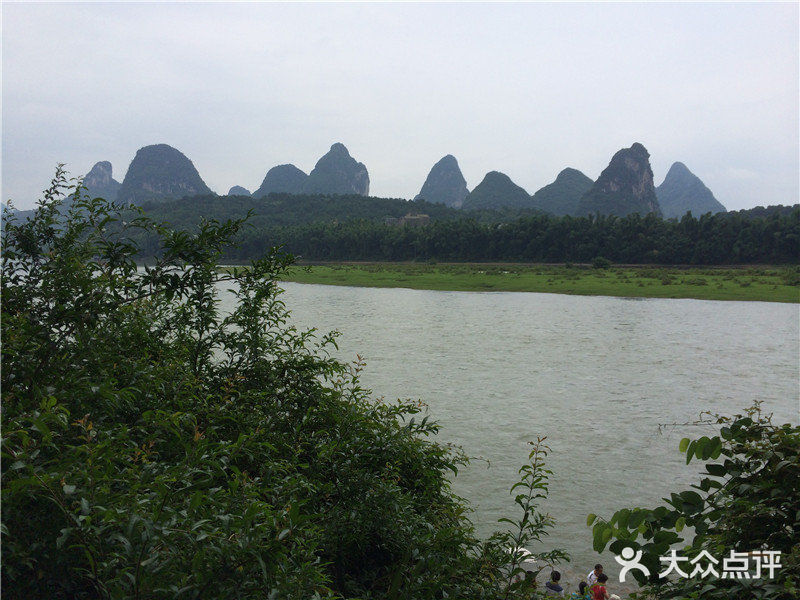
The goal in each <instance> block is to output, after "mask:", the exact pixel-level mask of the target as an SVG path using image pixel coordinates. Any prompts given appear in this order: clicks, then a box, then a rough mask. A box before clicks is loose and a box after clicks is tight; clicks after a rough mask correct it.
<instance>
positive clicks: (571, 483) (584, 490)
mask: <svg viewBox="0 0 800 600" xmlns="http://www.w3.org/2000/svg"><path fill="white" fill-rule="evenodd" d="M282 285H283V287H284V288H285V294H284V300H285V302H286V303H287V306H288V307H289V308H290V310H291V311H292V313H293V321H294V323H295V324H296V325H298V326H299V327H312V326H313V327H316V328H317V329H319V330H320V331H329V330H338V331H340V332H341V333H342V336H341V337H340V338H339V346H340V352H339V356H340V357H341V358H342V359H345V360H352V359H354V358H355V356H356V354H360V355H361V356H363V357H364V359H365V360H366V361H367V366H366V369H365V371H364V373H363V375H362V382H363V383H364V384H365V385H366V386H367V387H369V388H371V389H372V390H373V394H374V395H375V396H378V397H380V396H384V397H386V398H387V399H393V398H400V397H402V398H413V399H418V398H419V399H422V400H423V401H424V402H425V403H427V405H428V407H429V409H428V410H429V414H430V416H431V418H432V419H434V420H436V421H438V422H439V423H440V424H441V426H442V430H441V432H440V434H439V437H440V439H441V441H443V442H453V443H456V444H458V445H460V446H462V447H463V449H464V450H465V451H466V452H467V453H468V454H469V455H470V456H473V457H477V458H476V460H474V461H473V462H472V464H471V465H470V466H469V467H468V468H466V469H463V470H461V471H460V472H459V474H458V476H457V477H456V478H455V480H454V482H453V485H454V489H455V491H456V492H457V493H458V494H459V495H461V496H463V497H465V498H466V499H468V500H469V502H470V504H471V506H472V508H473V509H474V513H473V515H472V519H473V522H474V523H475V525H476V527H477V530H478V532H479V533H480V534H482V535H488V534H489V533H490V532H491V531H493V530H494V529H496V528H497V527H498V524H497V519H498V518H500V517H501V516H511V517H514V516H515V515H516V512H515V510H514V508H515V505H514V503H513V499H512V497H511V495H510V494H509V489H510V487H511V485H513V483H514V482H515V481H516V480H517V477H518V476H517V470H518V469H519V467H520V466H521V465H522V464H523V463H524V462H525V460H526V457H527V454H528V451H529V446H528V441H529V440H534V439H536V437H537V436H547V443H548V444H549V445H550V447H551V449H552V453H551V454H550V456H549V465H550V467H551V468H552V469H553V471H554V474H553V476H552V479H551V481H550V498H549V500H548V501H547V502H546V504H545V505H544V507H543V508H544V509H545V510H546V511H548V512H549V513H550V514H552V516H553V517H555V519H556V521H557V524H556V526H555V528H554V529H553V531H552V533H551V535H550V537H549V538H548V540H547V544H546V546H548V547H562V548H565V549H566V550H567V551H569V552H570V553H571V554H572V556H573V565H574V566H573V567H572V568H568V570H567V572H568V573H570V575H571V576H573V577H574V576H575V575H576V574H577V573H584V574H585V573H586V572H588V571H589V570H590V568H591V566H593V565H594V563H595V562H597V560H598V558H599V559H600V560H601V562H603V563H604V565H606V566H607V567H611V568H607V570H609V571H612V572H614V571H615V569H613V566H614V560H613V556H611V555H608V554H605V555H603V556H602V557H598V555H597V554H596V553H594V552H593V551H592V548H591V530H590V528H588V527H587V526H586V516H587V515H588V514H589V513H597V514H599V515H603V516H607V517H608V516H610V515H611V514H612V513H613V512H614V511H615V510H617V509H620V508H625V507H633V506H643V507H644V506H653V505H655V503H659V501H660V499H661V498H662V497H663V496H664V495H668V494H669V492H671V491H681V490H683V489H688V485H689V484H690V483H691V482H693V481H696V480H697V472H698V470H697V467H696V466H695V465H694V463H693V464H692V466H690V467H687V466H686V464H685V459H684V458H683V455H681V454H680V453H679V452H678V442H679V441H680V439H681V438H682V437H686V436H691V435H697V436H699V435H703V434H708V430H703V431H702V432H701V431H700V430H699V429H697V428H692V427H687V426H678V427H668V428H667V429H666V430H663V428H662V429H661V430H660V428H659V424H668V423H684V422H687V421H693V420H696V419H697V418H698V417H699V416H700V412H701V411H704V410H710V411H713V412H717V413H723V414H731V413H733V412H736V411H741V410H742V409H744V408H745V407H747V406H749V405H750V404H751V403H752V402H753V401H754V400H761V401H763V403H764V404H763V406H764V408H765V409H766V410H768V411H769V412H773V413H774V415H775V420H776V421H780V422H788V421H791V422H795V423H796V422H797V421H798V402H800V400H799V398H800V390H799V389H798V386H799V385H800V383H798V382H799V381H800V373H799V372H798V357H800V348H799V347H798V344H799V342H798V339H799V335H798V332H799V331H800V325H799V324H798V307H797V305H792V304H778V303H765V302H716V301H702V300H685V299H681V300H673V299H627V298H610V297H597V296H593V297H588V296H566V295H556V294H537V293H511V292H500V293H494V292H443V291H424V290H409V289H378V288H357V287H334V286H321V285H305V284H295V283H285V284H282ZM532 549H533V550H536V548H532Z"/></svg>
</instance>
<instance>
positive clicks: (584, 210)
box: [577, 142, 661, 217]
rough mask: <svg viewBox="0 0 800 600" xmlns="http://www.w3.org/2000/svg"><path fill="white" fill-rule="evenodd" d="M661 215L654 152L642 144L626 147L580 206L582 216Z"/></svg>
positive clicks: (582, 200) (615, 155) (578, 212)
mask: <svg viewBox="0 0 800 600" xmlns="http://www.w3.org/2000/svg"><path fill="white" fill-rule="evenodd" d="M632 213H638V214H640V215H646V214H648V213H654V214H657V215H660V214H661V209H660V207H659V205H658V198H657V197H656V189H655V186H654V185H653V169H652V168H651V167H650V153H649V152H647V149H646V148H645V147H644V146H643V145H642V144H640V143H638V142H637V143H635V144H633V145H632V146H631V147H630V148H623V149H622V150H620V151H619V152H617V153H616V154H614V156H613V157H612V158H611V162H610V163H609V164H608V166H607V167H606V168H605V169H604V170H603V172H602V173H600V177H599V178H598V179H597V181H595V182H594V184H593V185H592V187H591V188H590V189H589V191H587V192H586V193H585V194H584V195H583V197H582V198H581V200H580V202H579V203H578V209H577V214H578V215H592V214H600V215H616V216H619V217H624V216H625V215H629V214H632Z"/></svg>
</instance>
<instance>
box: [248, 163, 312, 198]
mask: <svg viewBox="0 0 800 600" xmlns="http://www.w3.org/2000/svg"><path fill="white" fill-rule="evenodd" d="M306 179H308V175H306V174H305V173H304V172H303V171H301V170H300V169H298V168H297V167H295V166H294V165H277V166H275V167H272V168H271V169H270V170H269V171H267V174H266V175H265V176H264V180H263V181H262V182H261V185H260V186H259V188H258V189H257V190H256V191H255V192H253V197H254V198H263V197H264V196H268V195H269V194H273V193H278V194H302V193H303V186H304V185H305V183H306Z"/></svg>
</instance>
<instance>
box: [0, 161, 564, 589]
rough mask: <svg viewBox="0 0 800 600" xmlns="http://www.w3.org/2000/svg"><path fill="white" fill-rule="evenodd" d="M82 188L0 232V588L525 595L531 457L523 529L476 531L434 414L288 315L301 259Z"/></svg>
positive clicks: (228, 228)
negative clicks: (245, 247) (247, 251)
mask: <svg viewBox="0 0 800 600" xmlns="http://www.w3.org/2000/svg"><path fill="white" fill-rule="evenodd" d="M72 189H73V186H71V185H70V183H69V182H68V181H67V179H66V176H65V174H64V172H63V171H62V170H61V169H60V168H59V170H58V172H57V174H56V178H55V179H54V181H53V184H52V186H51V188H50V189H49V190H47V192H46V193H45V197H44V200H43V201H42V202H41V203H40V205H39V207H38V208H37V210H36V213H35V215H34V216H33V218H31V219H30V220H28V221H25V222H16V221H15V220H14V219H13V217H12V218H11V219H10V220H7V221H6V222H5V223H4V235H3V240H2V335H3V348H2V352H3V354H2V359H3V364H2V367H3V368H2V389H3V412H2V431H3V440H2V459H3V473H2V502H3V512H2V535H3V562H2V586H3V591H4V593H5V595H6V597H8V598H43V597H47V598H56V599H57V598H218V599H222V598H249V597H253V598H256V597H257V598H320V597H328V598H344V597H350V598H354V597H358V598H444V597H464V598H494V597H506V598H515V597H524V595H525V594H528V596H529V594H530V591H531V583H530V581H528V582H523V584H520V585H517V586H515V587H513V588H512V587H509V585H508V583H509V577H510V576H512V575H513V574H514V572H515V569H516V567H517V566H518V565H517V564H516V563H515V558H514V557H513V556H512V555H511V554H509V553H508V552H507V547H508V545H509V544H510V543H512V541H513V543H514V544H516V545H524V544H526V543H528V542H530V541H531V540H533V539H538V538H539V537H541V535H544V533H546V532H545V531H544V529H545V528H546V526H547V524H548V521H547V520H543V519H542V518H540V517H537V516H536V515H537V513H536V511H535V502H534V500H535V499H536V497H537V496H536V495H535V494H534V492H536V493H539V492H541V491H542V490H544V491H545V492H546V485H544V487H542V486H543V481H544V482H546V478H547V475H548V472H546V471H545V470H544V466H543V463H542V462H541V460H534V461H533V463H532V464H531V465H529V466H528V468H527V469H525V470H524V471H523V473H524V475H525V478H533V479H531V481H533V484H532V486H530V485H529V486H528V489H529V490H530V492H531V494H534V495H532V496H530V495H529V496H530V497H529V498H528V500H529V501H526V502H525V503H524V505H523V504H521V505H520V506H521V507H522V508H523V509H524V510H523V515H522V517H521V521H520V523H522V525H521V529H520V530H519V531H518V533H517V535H515V536H514V537H513V540H512V537H511V536H512V534H511V533H509V532H506V533H498V534H496V535H495V536H493V537H492V538H490V540H488V541H487V542H485V543H482V542H480V541H479V540H477V538H476V537H475V536H474V533H473V529H472V525H471V523H470V522H469V520H468V519H467V516H466V515H467V512H468V509H467V507H466V505H465V503H464V501H463V500H462V499H460V498H458V497H456V496H455V495H454V494H453V493H452V492H451V491H450V486H449V482H448V479H447V475H448V473H449V472H456V471H457V469H458V468H459V466H461V465H462V464H464V462H465V458H464V456H463V454H461V453H460V452H459V451H456V450H453V449H451V448H449V447H447V446H444V445H441V444H439V443H436V442H434V441H432V440H431V439H430V436H431V435H432V434H434V433H436V431H437V427H436V425H435V424H434V423H431V422H429V421H428V419H427V417H425V418H421V419H420V418H419V417H420V416H421V415H420V413H421V411H422V406H421V405H420V404H419V403H416V402H408V401H405V402H397V403H394V404H387V403H383V402H381V401H372V400H370V399H369V396H368V392H367V391H365V390H364V389H362V388H361V386H360V385H359V378H358V376H359V370H360V368H361V366H362V365H361V364H360V363H359V362H356V363H355V364H353V365H346V364H342V363H340V362H338V361H337V360H334V359H332V358H331V357H330V355H329V351H330V350H331V348H333V347H335V343H336V342H335V335H322V336H319V335H317V334H316V333H315V332H314V331H313V330H312V331H298V330H296V329H295V328H294V327H292V326H291V324H290V322H289V313H288V312H287V309H286V307H285V306H284V304H283V303H282V301H281V300H280V296H279V291H280V290H279V289H278V287H277V285H276V281H277V277H278V275H279V274H280V273H281V272H282V270H283V269H284V268H285V267H286V266H287V265H288V264H289V262H290V258H289V257H287V256H282V255H280V254H278V253H276V252H274V251H273V252H271V253H269V254H268V255H267V256H265V257H263V258H261V259H258V260H255V261H253V262H252V263H251V265H250V267H249V268H243V269H237V270H235V271H232V272H228V271H221V270H219V269H218V265H217V260H218V258H219V257H220V255H221V254H222V252H223V250H224V249H225V248H226V247H227V246H228V245H229V244H230V242H231V239H233V238H234V237H235V236H236V235H237V234H238V233H239V232H240V231H241V229H242V227H243V226H244V221H230V222H226V223H218V222H215V221H211V222H203V223H201V224H200V226H199V228H198V229H197V232H196V233H195V234H188V233H186V232H180V231H172V230H171V229H169V228H167V227H166V226H164V225H161V224H158V223H155V222H153V221H152V220H150V219H148V218H146V217H144V216H143V215H142V214H141V213H138V214H134V216H132V217H131V216H130V215H131V212H130V210H129V209H126V211H125V212H120V209H119V207H114V206H110V205H108V204H107V203H106V202H105V201H103V200H101V199H89V198H88V197H85V196H82V195H81V194H80V188H78V193H76V194H75V196H74V197H73V198H72V200H73V201H72V202H71V204H70V205H69V207H68V209H67V210H63V211H62V212H63V213H64V214H63V215H62V214H61V213H60V210H59V209H60V207H61V205H62V202H61V199H62V197H63V194H64V193H69V192H72ZM122 215H124V217H123V216H122ZM137 232H138V233H139V234H141V235H139V236H138V237H139V238H140V239H141V237H142V235H144V237H150V238H156V239H158V240H159V244H158V249H157V252H156V256H157V258H156V260H155V262H154V264H152V265H149V266H145V267H139V266H137V264H136V262H135V260H134V257H135V256H136V255H137V252H138V248H137V246H136V245H135V244H134V243H132V242H131V241H130V240H131V239H132V238H136V237H137V236H136V235H134V234H136V233H137ZM224 289H228V290H229V291H230V293H231V294H233V296H234V297H235V299H236V303H235V308H234V309H233V311H232V312H230V314H222V312H221V311H220V308H219V293H220V292H221V291H222V290H224ZM525 480H526V481H527V479H525ZM531 523H533V525H531ZM559 556H560V555H551V556H550V557H549V558H558V557H559Z"/></svg>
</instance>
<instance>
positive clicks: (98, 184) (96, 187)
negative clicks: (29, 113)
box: [83, 160, 122, 202]
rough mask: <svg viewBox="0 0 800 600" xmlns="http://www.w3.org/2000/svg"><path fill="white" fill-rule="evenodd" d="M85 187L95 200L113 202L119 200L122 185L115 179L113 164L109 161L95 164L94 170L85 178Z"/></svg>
mask: <svg viewBox="0 0 800 600" xmlns="http://www.w3.org/2000/svg"><path fill="white" fill-rule="evenodd" d="M83 185H84V186H85V187H86V191H87V192H88V194H89V195H90V196H92V197H93V198H105V199H106V200H109V201H111V202H113V201H115V200H116V199H117V195H118V194H119V189H120V187H122V184H121V183H120V182H119V181H117V180H116V179H114V177H113V175H112V167H111V163H110V162H108V161H107V160H103V161H100V162H98V163H95V165H94V166H93V167H92V170H91V171H89V172H88V173H87V174H86V175H84V177H83Z"/></svg>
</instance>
